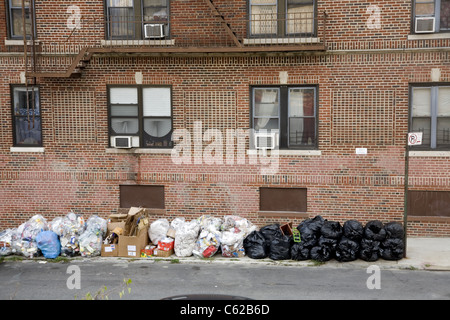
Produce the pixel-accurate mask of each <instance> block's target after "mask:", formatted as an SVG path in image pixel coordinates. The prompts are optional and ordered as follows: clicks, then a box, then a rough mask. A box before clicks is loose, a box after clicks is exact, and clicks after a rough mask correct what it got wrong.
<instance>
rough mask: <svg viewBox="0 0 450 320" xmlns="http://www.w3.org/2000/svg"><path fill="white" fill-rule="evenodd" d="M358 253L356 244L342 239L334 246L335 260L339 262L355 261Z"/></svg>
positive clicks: (344, 238)
mask: <svg viewBox="0 0 450 320" xmlns="http://www.w3.org/2000/svg"><path fill="white" fill-rule="evenodd" d="M358 252H359V244H358V242H356V241H353V240H350V239H348V238H346V237H342V238H341V240H340V241H339V243H338V245H337V246H336V252H335V256H336V260H337V261H340V262H343V261H353V260H356V259H357V258H358Z"/></svg>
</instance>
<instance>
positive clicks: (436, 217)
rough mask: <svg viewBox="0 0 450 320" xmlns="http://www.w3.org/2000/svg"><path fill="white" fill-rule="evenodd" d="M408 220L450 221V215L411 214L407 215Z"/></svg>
mask: <svg viewBox="0 0 450 320" xmlns="http://www.w3.org/2000/svg"><path fill="white" fill-rule="evenodd" d="M407 220H408V221H411V222H413V221H419V222H450V217H442V216H410V215H408V217H407Z"/></svg>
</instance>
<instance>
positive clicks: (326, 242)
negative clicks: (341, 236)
mask: <svg viewBox="0 0 450 320" xmlns="http://www.w3.org/2000/svg"><path fill="white" fill-rule="evenodd" d="M338 241H339V240H338V239H331V238H325V237H324V236H320V238H319V241H318V245H319V246H328V247H329V248H330V249H331V251H332V253H334V252H335V251H336V246H337V244H338Z"/></svg>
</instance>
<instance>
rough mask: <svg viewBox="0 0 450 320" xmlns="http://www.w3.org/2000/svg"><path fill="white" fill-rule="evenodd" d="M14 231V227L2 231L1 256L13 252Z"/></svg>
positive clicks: (0, 238)
mask: <svg viewBox="0 0 450 320" xmlns="http://www.w3.org/2000/svg"><path fill="white" fill-rule="evenodd" d="M14 233H15V230H14V229H6V230H3V231H2V232H0V256H6V255H9V254H13V247H12V241H13V236H14Z"/></svg>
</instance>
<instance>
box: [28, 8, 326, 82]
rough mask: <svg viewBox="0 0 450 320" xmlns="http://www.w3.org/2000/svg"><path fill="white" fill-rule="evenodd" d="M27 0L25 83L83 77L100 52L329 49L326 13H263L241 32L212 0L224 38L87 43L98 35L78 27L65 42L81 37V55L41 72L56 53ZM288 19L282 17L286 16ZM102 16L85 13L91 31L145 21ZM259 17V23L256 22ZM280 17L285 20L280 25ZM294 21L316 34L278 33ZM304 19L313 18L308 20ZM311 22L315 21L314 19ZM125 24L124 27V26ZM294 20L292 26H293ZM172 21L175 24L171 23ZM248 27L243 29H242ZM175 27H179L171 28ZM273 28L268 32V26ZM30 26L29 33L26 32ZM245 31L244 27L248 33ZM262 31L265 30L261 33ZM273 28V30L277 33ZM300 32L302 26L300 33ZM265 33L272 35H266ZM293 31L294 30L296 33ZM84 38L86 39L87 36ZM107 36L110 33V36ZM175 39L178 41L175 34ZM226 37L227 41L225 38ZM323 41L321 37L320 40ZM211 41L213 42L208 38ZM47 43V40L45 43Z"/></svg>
mask: <svg viewBox="0 0 450 320" xmlns="http://www.w3.org/2000/svg"><path fill="white" fill-rule="evenodd" d="M25 1H26V0H22V19H23V24H24V26H25V25H26V23H29V24H30V23H31V26H30V28H27V27H25V28H23V29H24V39H27V41H24V63H25V68H24V69H25V75H26V79H27V85H31V86H34V85H36V79H37V78H78V77H81V75H82V72H83V69H84V68H85V67H86V66H87V65H88V63H89V61H90V59H91V58H92V56H93V55H101V54H127V55H129V54H157V55H171V54H178V55H192V54H200V55H201V54H255V55H257V54H266V53H287V52H303V51H325V50H326V19H327V14H326V13H325V12H323V13H322V14H320V15H314V16H313V17H309V18H308V19H303V21H302V19H301V18H298V17H295V16H293V17H291V18H290V20H289V21H288V19H287V18H281V19H280V18H279V17H278V16H276V17H275V18H274V17H273V14H272V15H271V16H269V18H267V16H268V15H267V14H265V15H262V16H260V17H257V18H254V17H252V19H250V18H248V17H247V19H246V20H245V21H239V23H240V24H241V26H240V30H241V32H240V33H239V32H236V31H235V30H233V29H234V27H235V25H236V21H233V23H230V21H227V19H226V17H225V16H224V15H223V14H222V13H221V12H220V11H219V9H218V7H217V6H216V4H215V3H214V2H213V0H204V3H205V5H206V6H207V7H209V14H208V16H207V17H204V19H209V21H210V20H214V21H215V23H216V26H217V28H219V29H221V30H222V32H223V34H224V36H223V37H222V38H221V39H220V40H214V41H215V42H214V41H213V40H210V39H207V40H206V41H205V42H204V43H180V44H177V45H173V44H168V43H167V41H165V40H150V41H146V40H144V41H143V40H135V39H134V38H132V39H127V38H125V39H120V40H103V41H100V40H98V39H97V42H94V43H93V42H92V41H91V42H89V43H84V40H85V39H87V38H92V37H94V35H93V34H92V33H91V34H89V33H83V32H82V28H81V27H80V28H78V27H75V28H74V29H73V30H72V31H71V32H70V33H69V34H68V35H67V36H66V37H65V38H64V40H63V39H62V40H61V41H62V42H64V41H67V40H69V39H72V38H75V37H78V39H80V43H81V45H80V46H79V47H78V51H77V53H72V57H74V58H73V60H72V61H71V63H70V64H68V65H67V66H66V67H65V70H58V71H49V70H43V69H44V68H43V67H42V65H40V59H42V56H44V55H46V54H47V55H49V54H50V55H51V54H53V52H50V51H51V50H50V51H49V48H51V46H46V47H45V48H44V49H43V48H42V43H38V42H37V40H36V30H35V22H34V12H33V10H34V8H33V6H30V8H29V10H30V11H29V15H30V17H31V19H30V21H28V22H27V21H26V18H25V15H26V13H25V12H26V8H25ZM283 19H284V20H283ZM99 20H100V19H92V18H86V17H83V16H82V17H81V21H83V23H87V24H89V25H93V26H94V28H89V29H90V30H91V31H90V32H92V29H94V30H99V29H103V30H105V33H106V32H108V31H107V30H109V29H110V28H112V27H117V25H119V26H123V25H125V26H130V25H133V24H135V25H137V24H139V25H142V23H143V21H142V19H141V20H139V21H126V22H117V21H111V20H109V19H108V17H106V16H105V17H103V18H102V19H101V21H99ZM255 20H256V23H255ZM280 21H282V23H280ZM296 21H300V22H301V23H302V24H303V26H302V28H305V26H306V27H307V28H309V29H316V31H315V32H311V31H312V30H309V31H310V32H308V34H307V35H306V36H303V35H300V36H298V35H297V37H279V34H277V31H276V30H275V29H277V25H276V24H277V23H278V24H279V25H285V27H284V28H286V29H287V28H288V27H287V26H288V25H289V26H296V25H300V24H298V23H297V22H296ZM305 21H310V23H309V24H308V22H306V23H305ZM312 21H313V22H312ZM120 23H122V25H120ZM289 23H290V24H289ZM172 25H174V23H173V24H172ZM242 26H244V27H242ZM173 29H175V27H173ZM250 29H252V30H257V31H256V33H261V34H264V37H263V36H260V35H259V34H258V37H253V38H252V37H248V38H249V39H245V35H244V34H245V33H249V32H250V33H251V32H252V31H250ZM263 29H264V30H266V31H267V30H268V29H271V30H270V31H269V32H266V31H264V30H263ZM318 29H320V38H319V37H318V36H316V34H318V33H319V31H317V30H318ZM27 30H29V34H27V33H28V31H27ZM242 30H245V32H244V34H243V32H242ZM261 30H263V31H261ZM274 30H275V31H274ZM300 32H301V33H303V32H304V30H301V31H300ZM266 33H269V34H270V35H269V36H267V35H266ZM294 33H295V32H294ZM83 37H84V38H83ZM106 38H107V37H106ZM108 39H111V38H108ZM174 39H175V40H174V41H177V42H178V39H177V38H176V36H175V37H174ZM224 39H225V40H224ZM319 39H320V40H319ZM208 41H209V42H208ZM44 42H45V41H44Z"/></svg>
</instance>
